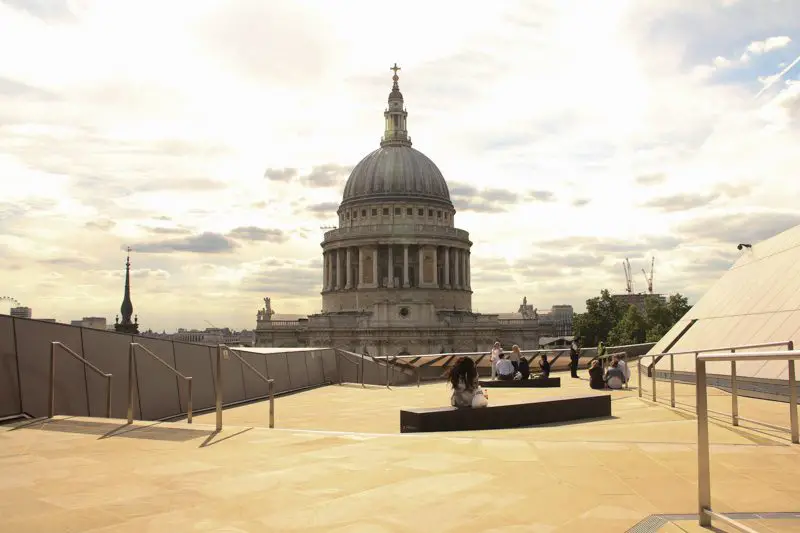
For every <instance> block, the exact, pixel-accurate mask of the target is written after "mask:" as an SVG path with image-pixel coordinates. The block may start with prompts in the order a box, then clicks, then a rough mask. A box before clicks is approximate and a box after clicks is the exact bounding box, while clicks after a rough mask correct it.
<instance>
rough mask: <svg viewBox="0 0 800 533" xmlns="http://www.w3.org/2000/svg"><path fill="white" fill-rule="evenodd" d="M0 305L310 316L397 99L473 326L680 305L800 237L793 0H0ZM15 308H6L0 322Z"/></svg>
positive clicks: (144, 315) (58, 313) (153, 319)
mask: <svg viewBox="0 0 800 533" xmlns="http://www.w3.org/2000/svg"><path fill="white" fill-rule="evenodd" d="M0 50H3V51H4V53H3V54H0V176H1V177H2V191H3V194H2V195H0V259H1V260H0V280H2V284H0V294H3V295H7V296H12V297H14V298H16V299H17V300H19V301H20V302H22V303H23V305H27V306H30V307H32V308H33V312H34V317H42V318H47V317H54V318H57V319H59V320H62V321H68V320H71V319H76V318H80V317H82V316H105V317H108V318H109V320H113V317H114V315H115V314H116V313H117V312H118V310H119V304H120V300H121V297H122V276H123V265H124V261H125V253H124V251H123V248H124V247H125V246H128V245H130V246H132V247H133V248H134V249H135V250H136V251H135V252H134V255H133V258H132V261H133V264H134V270H133V281H132V284H133V291H134V292H133V302H134V306H135V309H136V312H137V313H138V314H139V318H140V322H141V323H142V324H143V326H144V327H145V328H147V327H153V328H155V329H159V330H160V329H167V330H170V329H173V328H176V327H178V326H184V327H205V326H206V325H207V323H206V321H208V322H210V323H213V324H216V325H218V326H222V325H226V326H231V327H236V328H243V327H253V326H254V323H255V313H256V310H257V309H258V307H259V306H260V305H261V298H262V297H263V296H271V297H272V299H273V306H274V308H275V309H276V310H277V312H278V313H279V314H302V313H311V312H317V311H318V310H319V309H320V306H321V303H320V296H319V290H320V288H321V287H320V285H321V281H322V273H321V267H322V261H321V256H320V246H319V243H320V241H321V240H322V234H323V231H324V230H322V229H320V228H321V227H322V226H328V225H332V224H335V223H336V214H335V212H336V206H337V203H338V201H339V200H340V199H341V191H342V188H343V186H344V182H345V181H346V179H347V176H348V172H349V170H350V169H351V168H352V167H353V165H355V164H356V163H357V162H358V161H359V160H360V159H361V158H362V157H363V156H364V155H366V154H367V153H369V152H370V151H372V150H373V149H375V148H377V146H378V142H379V140H380V136H381V134H382V128H383V115H382V113H383V110H384V106H385V103H386V98H387V96H388V92H389V88H390V84H391V79H390V77H391V72H390V71H389V66H391V64H392V63H393V62H395V61H396V62H398V63H399V64H400V66H401V67H402V71H401V72H400V74H401V78H400V86H401V89H402V91H403V94H404V95H405V100H406V105H407V107H408V110H409V132H410V134H411V137H412V139H413V141H414V146H415V148H418V149H419V150H421V151H422V152H424V153H425V154H426V155H428V156H429V157H431V158H432V159H433V160H434V161H435V162H436V163H437V164H438V166H439V168H440V169H441V170H442V172H443V173H444V176H445V177H446V179H447V180H448V183H449V185H450V191H451V195H452V198H453V202H454V204H455V206H456V209H457V210H458V214H457V215H456V224H457V226H458V227H460V228H463V229H466V230H468V231H469V232H470V234H471V238H472V240H473V241H474V246H473V253H472V259H473V266H472V273H473V283H472V287H473V290H474V291H475V292H474V296H473V308H474V309H476V310H477V311H479V312H510V311H514V310H516V308H517V306H518V304H519V301H520V300H521V299H522V297H523V296H527V297H528V301H529V302H530V303H533V304H534V305H535V306H537V307H539V308H540V309H543V308H548V307H550V306H551V305H553V304H558V303H570V304H573V305H575V306H576V307H578V308H582V307H583V302H584V301H585V300H586V298H588V297H591V296H593V295H595V294H597V293H598V292H599V290H600V289H602V288H604V287H605V288H609V289H612V290H613V291H622V290H623V289H624V284H625V280H624V276H623V270H622V265H621V262H622V261H623V259H624V258H625V257H629V258H630V261H631V264H632V266H633V269H634V271H635V273H636V277H635V282H636V283H637V285H638V287H637V288H638V289H641V288H644V286H645V282H644V276H643V274H642V272H641V268H642V267H645V266H646V265H647V264H649V261H650V257H651V256H652V255H655V257H656V272H655V288H656V290H658V291H663V292H668V293H672V292H676V291H679V292H682V293H684V294H687V295H689V296H690V298H691V299H693V300H694V299H696V298H697V297H698V296H699V295H701V294H702V293H703V291H704V290H705V289H706V288H707V287H708V286H709V285H710V284H711V283H712V282H713V280H714V279H716V278H717V277H718V276H719V275H720V273H721V272H722V271H724V270H725V269H727V268H728V267H729V266H730V264H731V262H732V261H733V260H734V259H735V258H736V257H737V253H739V252H737V250H736V244H737V243H739V242H751V241H758V240H760V239H762V238H765V237H767V236H770V235H772V234H775V233H776V232H779V231H782V230H784V229H786V228H788V227H791V226H793V225H795V224H798V223H800V207H798V205H797V198H798V193H800V190H799V189H800V179H798V168H799V167H800V150H798V146H800V65H798V64H797V62H796V59H797V58H798V57H799V56H800V0H738V1H737V0H704V1H697V0H669V1H667V0H663V1H662V0H658V1H656V0H653V1H642V0H614V1H612V2H597V1H595V0H582V1H577V0H572V1H570V0H561V1H559V2H553V1H551V0H526V1H517V0H495V1H493V2H481V3H479V4H478V3H476V4H475V6H472V7H470V8H469V9H463V4H456V3H454V2H445V1H442V2H430V1H417V0H404V1H403V2H402V3H400V4H397V3H388V2H375V1H373V0H358V1H356V0H343V1H342V2H330V1H327V0H295V1H289V0H271V1H270V0H260V1H259V0H241V1H237V0H231V1H223V0H219V1H210V0H191V1H189V0H186V1H170V2H156V1H143V0H136V1H123V0H112V1H108V0H103V1H87V0H75V1H66V0H39V1H36V0H0ZM2 311H3V312H5V310H4V309H3V310H2Z"/></svg>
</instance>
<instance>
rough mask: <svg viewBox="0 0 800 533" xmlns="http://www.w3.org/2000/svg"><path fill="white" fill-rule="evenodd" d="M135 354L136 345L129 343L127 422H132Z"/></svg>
mask: <svg viewBox="0 0 800 533" xmlns="http://www.w3.org/2000/svg"><path fill="white" fill-rule="evenodd" d="M135 354H136V346H134V345H133V343H131V344H130V345H129V346H128V424H133V370H134V368H133V358H134V355H135Z"/></svg>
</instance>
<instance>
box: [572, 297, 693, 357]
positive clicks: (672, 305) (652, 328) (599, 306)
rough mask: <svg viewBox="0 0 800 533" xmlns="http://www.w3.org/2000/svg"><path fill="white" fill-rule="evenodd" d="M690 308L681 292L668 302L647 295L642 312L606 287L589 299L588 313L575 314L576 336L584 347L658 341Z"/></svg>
mask: <svg viewBox="0 0 800 533" xmlns="http://www.w3.org/2000/svg"><path fill="white" fill-rule="evenodd" d="M691 308H692V307H691V306H690V305H689V302H688V299H687V298H686V297H685V296H683V295H681V294H680V293H675V294H672V295H670V296H669V298H667V301H666V302H663V301H662V300H661V299H660V298H658V297H657V296H655V295H647V296H645V300H644V312H642V311H641V310H640V309H639V308H638V307H636V306H634V305H630V306H627V307H626V306H625V305H624V304H623V303H622V302H620V301H619V300H616V299H614V297H612V296H611V294H610V293H609V292H608V290H606V289H603V290H602V291H601V292H600V296H597V297H594V298H590V299H589V300H586V312H585V313H576V314H575V320H574V329H575V335H576V336H577V337H580V338H581V344H583V345H584V346H597V344H598V343H599V342H600V341H604V342H605V343H606V344H607V345H611V346H619V345H624V344H639V343H643V342H658V340H659V339H661V337H663V336H664V335H665V334H666V333H667V332H668V331H669V330H670V328H672V326H674V325H675V323H676V322H677V321H678V320H680V319H681V317H683V315H685V314H686V313H687V312H688V311H689V310H690V309H691Z"/></svg>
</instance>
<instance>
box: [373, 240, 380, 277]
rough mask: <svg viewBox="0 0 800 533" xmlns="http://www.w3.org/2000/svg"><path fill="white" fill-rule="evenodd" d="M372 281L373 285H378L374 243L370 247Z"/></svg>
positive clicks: (376, 252) (376, 253)
mask: <svg viewBox="0 0 800 533" xmlns="http://www.w3.org/2000/svg"><path fill="white" fill-rule="evenodd" d="M372 281H373V286H374V287H379V286H380V282H379V280H378V246H377V245H376V246H375V248H373V249H372Z"/></svg>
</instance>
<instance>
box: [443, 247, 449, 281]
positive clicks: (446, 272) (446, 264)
mask: <svg viewBox="0 0 800 533" xmlns="http://www.w3.org/2000/svg"><path fill="white" fill-rule="evenodd" d="M444 288H445V289H449V288H450V247H449V246H445V247H444Z"/></svg>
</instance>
